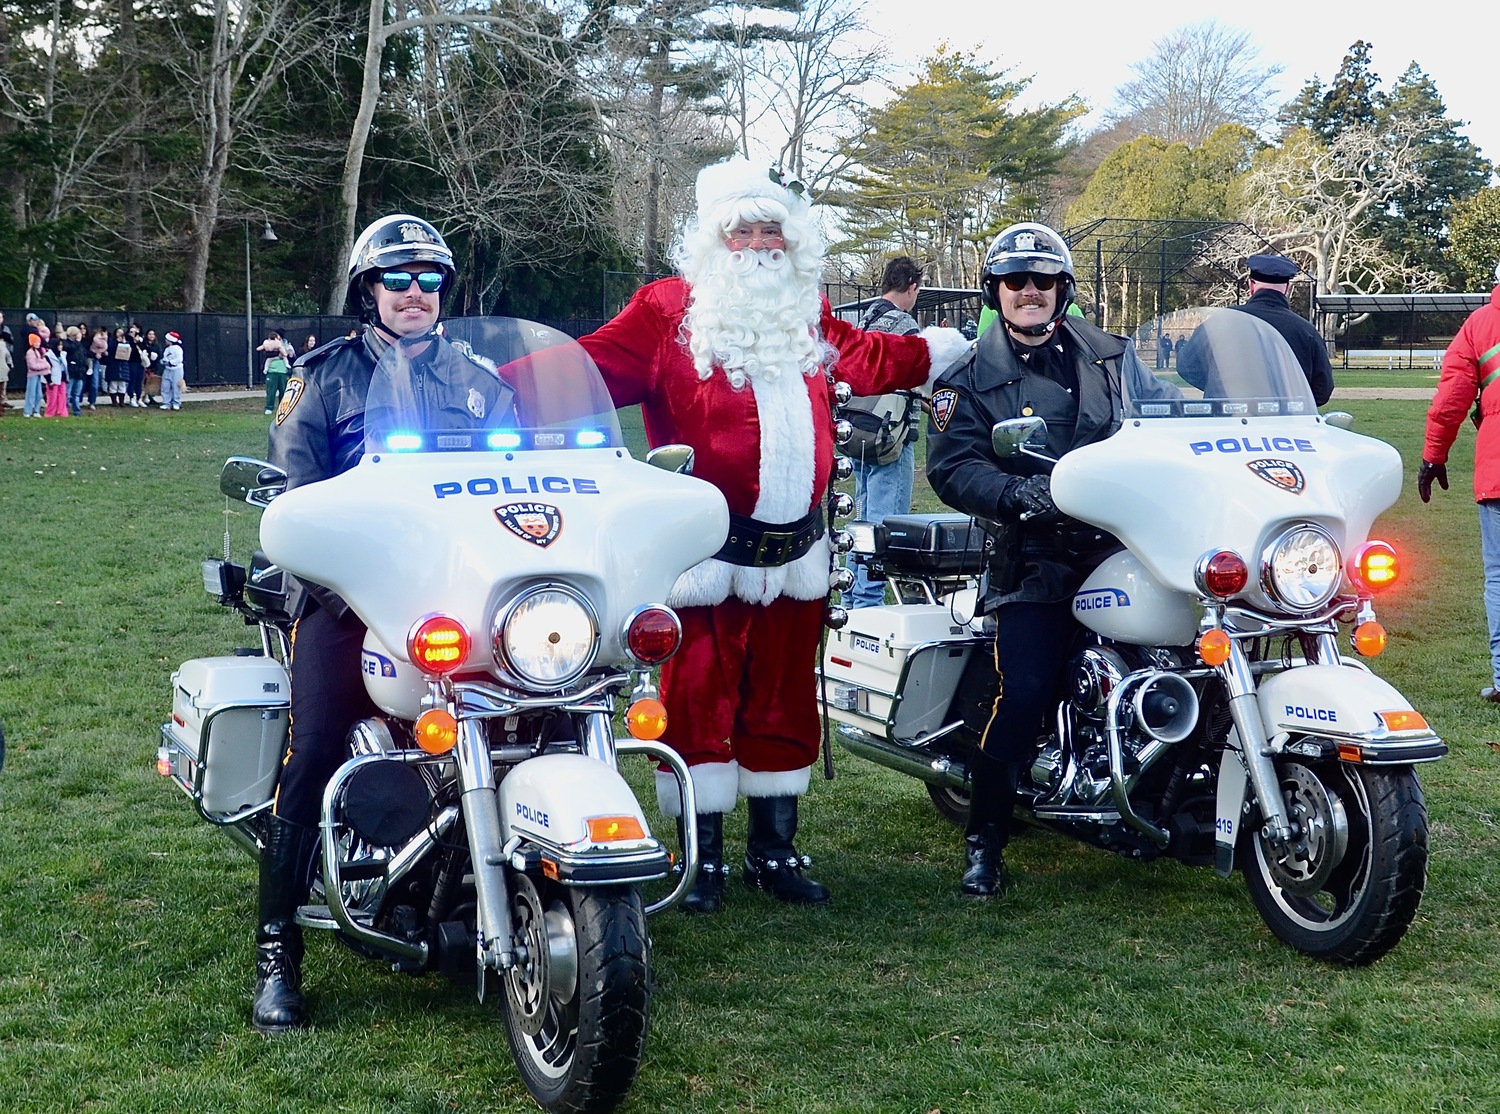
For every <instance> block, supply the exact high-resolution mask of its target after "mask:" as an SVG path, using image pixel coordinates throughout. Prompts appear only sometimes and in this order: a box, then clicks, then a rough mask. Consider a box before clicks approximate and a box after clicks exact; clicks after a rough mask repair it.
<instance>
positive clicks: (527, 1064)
mask: <svg viewBox="0 0 1500 1114" xmlns="http://www.w3.org/2000/svg"><path fill="white" fill-rule="evenodd" d="M510 882H511V886H512V897H511V910H512V915H513V917H514V918H515V931H516V941H517V943H518V944H523V945H524V946H525V947H526V948H527V949H528V953H529V955H530V956H531V957H535V956H536V955H537V954H538V952H539V951H540V952H542V953H545V957H546V958H545V959H544V961H543V962H541V963H538V962H537V961H536V960H535V958H530V959H528V961H527V962H526V963H523V964H518V965H517V966H516V967H515V968H514V969H512V971H510V972H509V973H507V975H506V976H505V979H504V983H505V1007H504V1008H505V1036H506V1039H507V1040H508V1041H509V1043H510V1049H511V1054H512V1056H514V1058H515V1061H516V1069H517V1070H518V1071H519V1072H520V1073H521V1079H522V1081H523V1082H524V1083H525V1084H526V1089H527V1090H529V1091H530V1092H531V1094H532V1097H533V1098H535V1099H536V1101H537V1102H538V1103H540V1104H541V1105H542V1106H543V1107H544V1108H545V1109H547V1110H549V1111H552V1112H553V1114H574V1112H582V1111H590V1112H592V1111H607V1110H613V1109H614V1108H615V1107H616V1106H618V1105H619V1103H620V1102H621V1101H622V1100H623V1099H624V1098H625V1096H626V1094H627V1093H629V1091H630V1087H631V1084H632V1083H634V1082H635V1076H636V1072H638V1071H639V1070H640V1066H641V1057H642V1055H643V1054H644V1053H645V1049H646V1027H647V1023H648V1020H649V1013H650V1010H649V1006H650V1000H651V994H650V989H649V983H648V978H649V972H648V962H647V944H646V913H645V909H644V907H643V906H642V904H641V898H640V894H639V893H638V892H636V891H635V890H634V889H631V888H629V887H624V886H612V887H600V888H592V887H591V888H588V889H581V888H571V887H567V886H559V885H556V884H553V883H547V884H546V885H545V886H544V887H543V888H542V889H540V890H538V889H537V888H536V887H535V886H534V885H533V884H532V882H531V880H530V879H529V878H525V877H522V876H519V875H514V874H512V875H511V876H510ZM538 914H540V915H541V918H542V920H541V922H540V925H539V923H538ZM543 926H544V927H543ZM543 931H544V932H545V933H546V934H547V935H548V936H550V938H551V943H550V945H549V944H546V943H543V941H542V939H541V935H540V934H541V932H543Z"/></svg>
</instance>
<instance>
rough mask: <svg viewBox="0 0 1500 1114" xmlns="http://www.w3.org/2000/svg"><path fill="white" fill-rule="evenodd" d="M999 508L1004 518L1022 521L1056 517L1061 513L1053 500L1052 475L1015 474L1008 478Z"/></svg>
mask: <svg viewBox="0 0 1500 1114" xmlns="http://www.w3.org/2000/svg"><path fill="white" fill-rule="evenodd" d="M999 510H1000V517H1001V518H1002V519H1010V520H1011V521H1021V522H1027V521H1029V520H1031V519H1034V518H1056V517H1058V516H1059V514H1060V513H1061V512H1059V511H1058V509H1057V504H1056V503H1054V502H1053V501H1052V479H1051V477H1050V476H1015V477H1012V478H1011V479H1010V480H1007V481H1006V484H1005V491H1004V492H1003V493H1002V494H1001V496H1000V507H999Z"/></svg>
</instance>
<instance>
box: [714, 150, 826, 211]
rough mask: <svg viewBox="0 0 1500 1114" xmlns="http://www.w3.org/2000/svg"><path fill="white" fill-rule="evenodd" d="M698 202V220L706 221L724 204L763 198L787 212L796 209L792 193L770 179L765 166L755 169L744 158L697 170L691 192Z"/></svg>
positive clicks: (796, 200) (795, 200) (794, 197)
mask: <svg viewBox="0 0 1500 1114" xmlns="http://www.w3.org/2000/svg"><path fill="white" fill-rule="evenodd" d="M694 194H695V199H696V200H697V203H698V217H699V219H700V220H701V219H704V218H706V217H707V216H708V215H709V214H710V213H712V212H714V211H715V210H716V209H718V208H719V206H721V205H723V204H724V203H725V202H726V201H738V200H741V199H744V198H749V197H764V198H766V199H768V200H772V201H779V202H780V203H781V204H782V205H784V206H786V208H787V209H792V208H793V207H798V206H799V205H800V201H799V199H798V197H797V195H796V194H794V193H793V192H792V191H791V190H789V189H786V188H785V187H784V186H782V184H781V183H780V182H773V181H772V180H771V171H770V168H769V167H766V166H756V165H755V164H754V163H752V162H750V161H749V160H748V159H739V158H733V159H725V160H724V161H723V162H716V163H713V164H712V165H711V166H705V167H704V168H703V169H702V170H700V171H698V181H697V184H696V187H695V189H694Z"/></svg>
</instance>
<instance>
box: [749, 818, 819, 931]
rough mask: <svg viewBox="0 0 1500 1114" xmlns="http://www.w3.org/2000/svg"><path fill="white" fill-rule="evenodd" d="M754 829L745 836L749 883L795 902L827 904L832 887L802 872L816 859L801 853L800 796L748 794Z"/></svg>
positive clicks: (797, 903)
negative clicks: (797, 844) (798, 845)
mask: <svg viewBox="0 0 1500 1114" xmlns="http://www.w3.org/2000/svg"><path fill="white" fill-rule="evenodd" d="M745 804H746V806H747V807H748V809H749V811H750V830H749V833H748V835H747V837H746V839H745V885H747V886H749V887H750V888H751V889H756V890H765V891H766V892H767V893H769V894H771V896H773V897H775V898H777V899H778V900H781V901H786V902H790V903H792V904H794V905H827V904H828V887H826V886H823V885H820V884H819V883H817V882H814V881H813V880H812V879H811V878H805V877H803V875H802V870H803V868H804V867H806V866H809V865H810V864H811V862H812V860H811V859H808V858H807V857H806V856H804V855H798V854H797V849H796V847H794V846H793V845H792V841H793V840H794V839H796V837H797V798H796V797H747V798H745Z"/></svg>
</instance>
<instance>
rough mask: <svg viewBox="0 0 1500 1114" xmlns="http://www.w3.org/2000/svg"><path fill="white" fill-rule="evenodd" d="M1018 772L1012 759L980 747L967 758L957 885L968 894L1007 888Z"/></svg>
mask: <svg viewBox="0 0 1500 1114" xmlns="http://www.w3.org/2000/svg"><path fill="white" fill-rule="evenodd" d="M1018 772H1019V771H1018V768H1017V766H1016V764H1015V763H1013V762H1000V761H998V760H996V759H994V758H991V757H990V756H989V755H988V754H986V753H985V752H984V751H982V750H975V751H974V754H973V757H972V758H971V759H970V761H969V778H970V792H969V825H968V828H967V830H966V831H965V832H964V877H963V881H962V882H961V883H960V888H961V889H962V890H963V892H964V893H965V894H968V895H969V896H970V897H993V896H995V895H996V894H1004V893H1005V891H1006V890H1007V889H1009V888H1010V873H1009V872H1008V871H1007V870H1006V869H1005V845H1006V844H1007V843H1008V842H1010V815H1011V813H1012V812H1013V811H1014V810H1015V807H1016V776H1017V774H1018Z"/></svg>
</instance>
